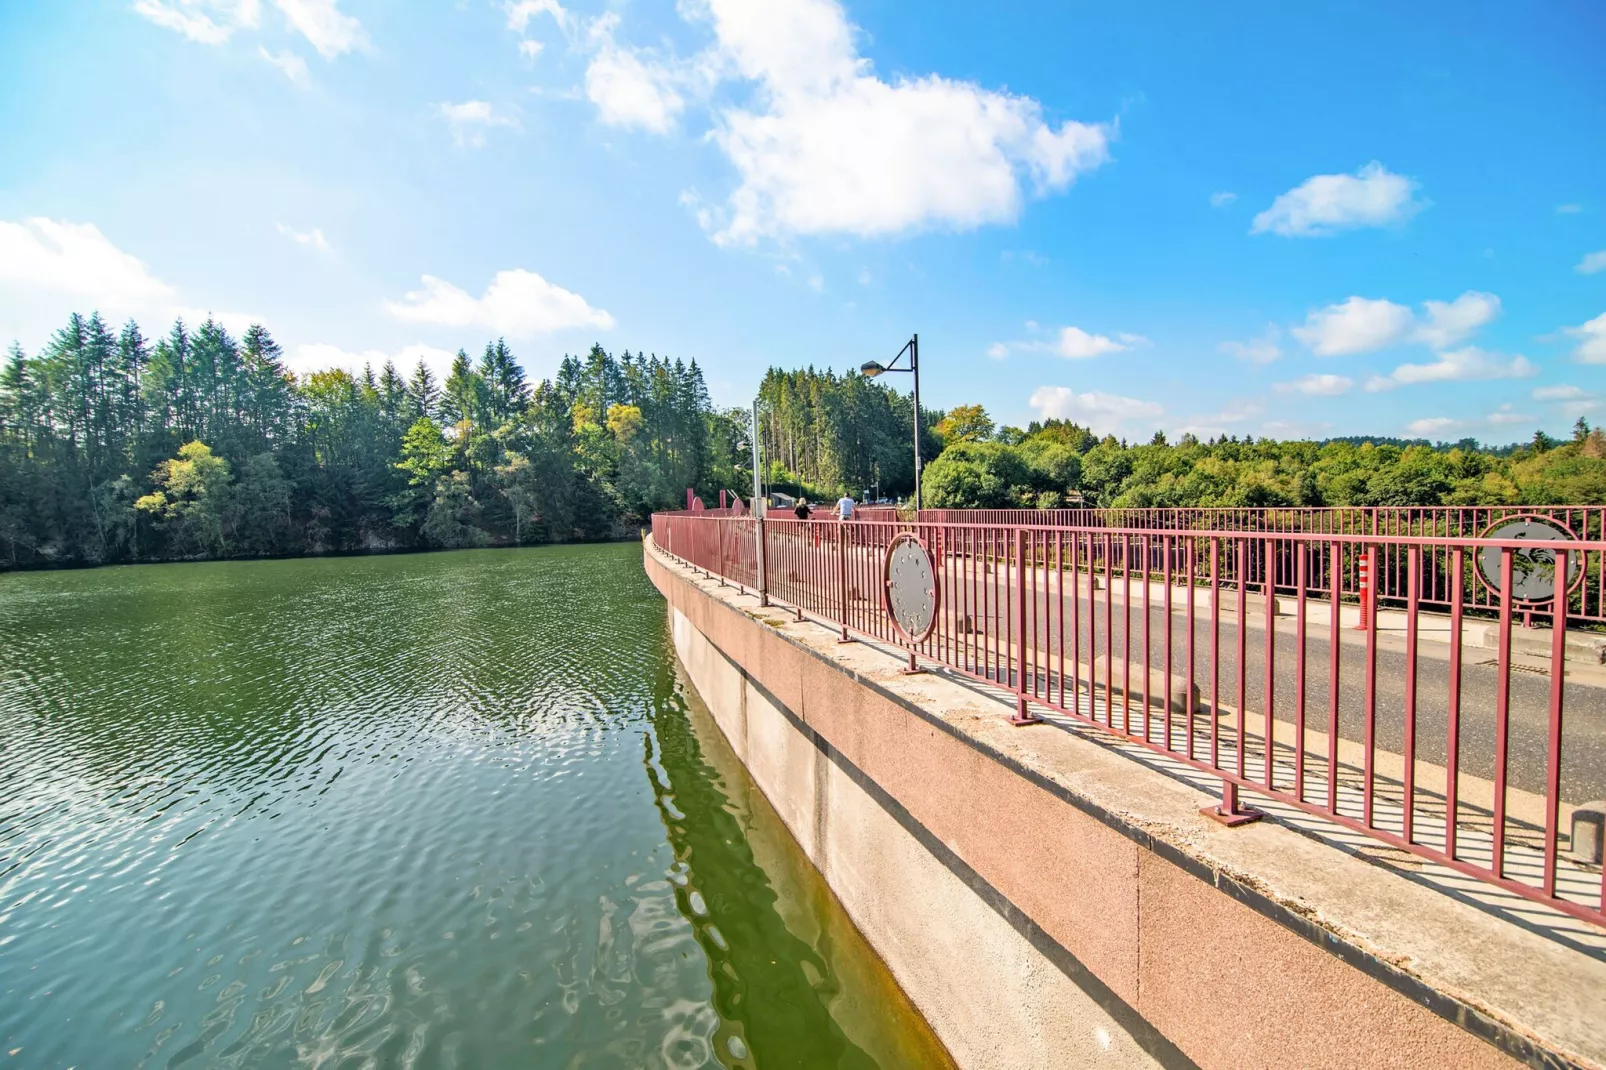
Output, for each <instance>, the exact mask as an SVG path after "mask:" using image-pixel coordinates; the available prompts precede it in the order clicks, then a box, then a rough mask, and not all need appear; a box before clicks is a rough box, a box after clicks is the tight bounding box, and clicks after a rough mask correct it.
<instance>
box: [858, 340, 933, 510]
mask: <svg viewBox="0 0 1606 1070" xmlns="http://www.w3.org/2000/svg"><path fill="white" fill-rule="evenodd" d="M905 353H907V354H908V355H909V366H908V367H907V368H900V367H898V361H900V360H902V359H903V356H904V354H905ZM859 371H860V372H861V373H863V375H864V377H865V378H866V379H874V378H875V377H876V376H878V375H880V374H881V373H882V372H909V373H911V374H912V375H913V376H914V377H915V515H916V516H919V515H920V508H921V500H920V335H918V334H915V335H912V336H911V337H910V338H909V341H907V342H905V343H904V346H903V348H902V349H900V350H898V355H897V356H895V357H893V358H892V363H891V364H887V365H885V366H883V365H882V364H880V363H879V362H878V361H873V360H867V361H865V362H864V363H863V364H862V365H860V366H859Z"/></svg>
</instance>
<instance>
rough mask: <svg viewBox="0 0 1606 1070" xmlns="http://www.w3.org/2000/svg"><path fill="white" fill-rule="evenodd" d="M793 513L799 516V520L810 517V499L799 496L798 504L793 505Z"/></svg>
mask: <svg viewBox="0 0 1606 1070" xmlns="http://www.w3.org/2000/svg"><path fill="white" fill-rule="evenodd" d="M792 515H793V516H795V517H797V518H798V519H799V520H807V519H808V518H809V503H808V499H806V498H799V499H798V500H797V504H796V505H794V506H793V507H792Z"/></svg>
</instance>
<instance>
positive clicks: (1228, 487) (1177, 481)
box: [925, 421, 1606, 509]
mask: <svg viewBox="0 0 1606 1070" xmlns="http://www.w3.org/2000/svg"><path fill="white" fill-rule="evenodd" d="M925 492H926V501H927V504H928V505H931V506H935V507H976V506H995V507H1006V506H1007V507H1012V508H1027V509H1029V508H1045V507H1049V506H1051V505H1053V504H1056V503H1057V502H1063V503H1065V504H1074V503H1075V502H1077V501H1082V502H1085V503H1086V504H1089V505H1098V506H1119V507H1170V506H1207V505H1216V506H1259V507H1278V506H1322V505H1356V506H1413V505H1554V504H1588V505H1593V504H1600V503H1602V502H1606V436H1603V435H1602V433H1601V431H1600V430H1599V429H1596V430H1593V431H1591V430H1590V429H1589V426H1588V425H1587V424H1584V425H1583V426H1582V427H1580V428H1575V429H1574V434H1573V437H1572V439H1571V440H1570V441H1568V442H1565V443H1563V442H1559V441H1557V440H1555V439H1551V438H1548V437H1545V438H1543V439H1542V441H1541V440H1537V439H1536V443H1535V444H1534V445H1529V446H1521V447H1517V448H1515V449H1509V450H1485V449H1480V448H1479V447H1478V446H1477V443H1475V442H1462V443H1457V444H1456V445H1454V446H1452V447H1438V448H1435V447H1433V446H1430V445H1428V444H1426V443H1422V442H1406V443H1396V442H1384V443H1383V444H1376V443H1374V442H1372V441H1370V440H1358V439H1335V440H1331V441H1328V442H1321V443H1318V442H1274V441H1271V440H1261V441H1258V442H1256V441H1251V440H1244V441H1239V440H1237V439H1230V438H1221V439H1218V440H1216V441H1213V442H1208V443H1202V442H1200V441H1199V440H1198V439H1197V438H1195V437H1194V436H1192V435H1183V436H1181V438H1180V439H1179V440H1178V441H1177V444H1176V445H1170V444H1168V443H1167V441H1166V439H1165V438H1164V436H1161V435H1156V436H1155V437H1154V438H1153V439H1152V440H1151V441H1149V442H1147V443H1145V444H1143V445H1138V446H1131V445H1127V444H1126V443H1123V442H1118V441H1117V440H1116V439H1115V438H1113V437H1111V436H1106V437H1104V438H1103V439H1098V438H1096V437H1095V436H1094V435H1093V434H1092V433H1091V432H1089V431H1088V430H1087V429H1086V428H1082V427H1078V426H1076V425H1075V424H1071V423H1065V422H1061V421H1049V422H1048V423H1046V424H1038V423H1034V424H1032V425H1031V426H1030V427H1028V428H1027V429H1026V430H1025V431H1021V432H1018V433H1012V429H1009V428H1006V429H1004V430H1003V431H1001V432H999V434H998V436H997V438H996V440H995V441H993V442H976V443H972V442H966V443H960V444H958V445H954V446H950V447H949V448H948V449H947V450H945V451H944V452H943V453H942V455H941V456H939V457H938V458H937V459H936V460H935V461H933V462H932V463H931V464H930V465H929V466H928V467H927V469H926V481H925Z"/></svg>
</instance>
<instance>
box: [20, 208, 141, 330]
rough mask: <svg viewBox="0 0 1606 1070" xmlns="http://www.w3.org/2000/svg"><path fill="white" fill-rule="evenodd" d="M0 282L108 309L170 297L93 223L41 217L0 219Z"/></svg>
mask: <svg viewBox="0 0 1606 1070" xmlns="http://www.w3.org/2000/svg"><path fill="white" fill-rule="evenodd" d="M0 283H5V284H6V286H7V288H13V287H14V288H15V289H16V290H18V291H21V290H36V291H50V292H54V293H60V294H65V295H69V296H71V297H74V298H78V299H82V300H86V301H89V302H90V303H92V304H93V305H94V306H95V307H98V308H104V309H106V310H109V311H110V310H116V311H134V310H137V309H140V308H142V307H145V306H147V305H149V304H151V303H152V302H157V301H163V300H166V299H168V298H170V297H172V296H173V288H172V287H171V286H169V285H167V283H165V282H163V281H161V280H160V279H158V278H157V277H156V276H155V275H153V274H151V271H150V269H149V268H147V267H146V266H145V265H144V263H142V262H141V261H140V260H139V258H138V257H135V256H132V255H130V254H128V253H125V252H123V251H122V250H121V249H119V248H117V246H115V245H113V244H112V243H111V240H110V239H108V238H107V237H106V235H104V234H102V233H101V232H100V229H99V228H98V227H96V226H95V225H94V224H93V223H66V222H60V221H58V220H54V219H43V218H33V219H25V220H23V221H22V222H21V223H9V222H6V221H4V220H0Z"/></svg>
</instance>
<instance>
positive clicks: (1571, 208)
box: [1556, 204, 1584, 215]
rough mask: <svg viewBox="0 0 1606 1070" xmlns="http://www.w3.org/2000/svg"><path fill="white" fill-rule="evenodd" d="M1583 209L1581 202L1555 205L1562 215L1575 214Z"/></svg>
mask: <svg viewBox="0 0 1606 1070" xmlns="http://www.w3.org/2000/svg"><path fill="white" fill-rule="evenodd" d="M1583 210H1584V206H1583V205H1581V204H1558V205H1556V211H1558V212H1560V213H1561V214H1562V215H1576V214H1577V213H1579V212H1582V211H1583Z"/></svg>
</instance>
